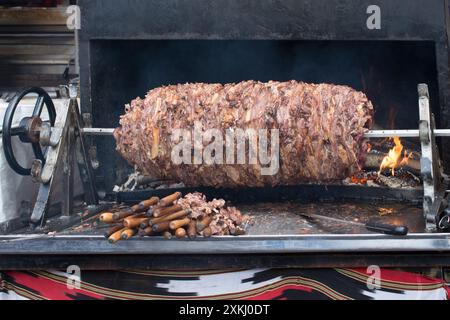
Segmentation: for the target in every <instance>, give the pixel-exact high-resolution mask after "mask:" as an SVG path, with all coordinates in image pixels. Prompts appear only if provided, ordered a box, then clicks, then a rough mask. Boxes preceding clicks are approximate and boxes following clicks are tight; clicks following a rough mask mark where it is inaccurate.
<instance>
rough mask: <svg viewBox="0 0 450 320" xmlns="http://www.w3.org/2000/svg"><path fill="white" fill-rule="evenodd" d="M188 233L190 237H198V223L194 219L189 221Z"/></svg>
mask: <svg viewBox="0 0 450 320" xmlns="http://www.w3.org/2000/svg"><path fill="white" fill-rule="evenodd" d="M187 233H188V236H189V238H190V239H195V238H196V237H197V223H196V222H195V221H194V220H192V221H191V222H189V226H188V232H187Z"/></svg>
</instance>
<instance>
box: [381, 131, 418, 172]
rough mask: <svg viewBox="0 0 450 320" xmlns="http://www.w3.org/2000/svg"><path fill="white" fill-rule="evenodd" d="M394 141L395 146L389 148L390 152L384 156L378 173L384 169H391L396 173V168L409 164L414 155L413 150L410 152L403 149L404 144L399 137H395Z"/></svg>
mask: <svg viewBox="0 0 450 320" xmlns="http://www.w3.org/2000/svg"><path fill="white" fill-rule="evenodd" d="M394 143H395V146H394V147H393V148H392V149H391V150H389V153H388V154H387V155H386V156H385V157H384V158H383V161H382V162H381V165H380V170H379V171H378V175H380V174H381V172H382V171H383V170H384V169H391V174H392V175H395V169H397V168H400V167H402V166H404V165H407V164H408V161H409V159H410V158H411V156H412V152H411V153H409V154H408V153H407V152H406V150H405V151H403V145H402V143H401V141H400V138H399V137H395V138H394ZM402 151H403V156H402Z"/></svg>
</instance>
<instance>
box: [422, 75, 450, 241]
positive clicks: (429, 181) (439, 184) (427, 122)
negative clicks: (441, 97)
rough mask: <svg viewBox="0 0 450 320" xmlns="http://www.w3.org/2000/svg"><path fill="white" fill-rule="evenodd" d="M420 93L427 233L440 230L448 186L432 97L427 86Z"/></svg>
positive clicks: (424, 207) (424, 209)
mask: <svg viewBox="0 0 450 320" xmlns="http://www.w3.org/2000/svg"><path fill="white" fill-rule="evenodd" d="M418 92H419V117H420V121H419V138H420V144H421V149H422V157H421V159H420V167H421V175H422V179H423V192H424V195H423V213H424V217H425V223H426V230H427V232H434V231H436V230H437V228H438V220H439V216H440V213H441V212H442V210H443V208H442V205H443V202H444V198H445V190H446V187H447V185H448V181H447V179H444V177H445V176H444V174H443V170H442V166H441V161H440V158H439V150H438V147H437V144H436V138H435V135H434V130H435V129H436V125H435V120H434V115H433V114H432V113H431V110H430V96H429V93H428V86H427V85H426V84H423V83H422V84H419V85H418Z"/></svg>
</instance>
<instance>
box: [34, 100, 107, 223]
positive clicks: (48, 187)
mask: <svg viewBox="0 0 450 320" xmlns="http://www.w3.org/2000/svg"><path fill="white" fill-rule="evenodd" d="M80 123H81V122H80V114H79V108H78V103H77V99H76V98H71V99H68V100H67V101H66V102H65V103H64V104H63V105H62V106H61V107H60V109H59V110H58V113H57V118H56V121H55V125H54V127H53V128H51V133H50V134H47V135H45V134H44V141H43V142H44V144H45V145H48V151H47V156H46V162H45V165H44V166H43V167H42V169H41V170H38V169H37V167H38V164H36V166H35V170H33V173H34V174H33V178H34V179H35V180H37V181H39V182H40V183H41V185H40V187H39V192H38V196H37V200H36V204H35V206H34V208H33V213H32V215H31V222H32V223H33V224H40V226H43V225H44V223H45V213H46V212H47V209H48V205H49V198H50V194H51V192H52V190H53V188H54V184H55V174H56V171H57V169H58V166H59V165H62V166H63V167H62V173H63V196H64V199H63V206H62V211H63V212H62V214H63V215H71V214H72V213H73V196H74V192H73V191H74V190H73V184H74V163H75V157H74V154H75V150H74V149H75V146H76V145H78V146H80V148H81V157H80V158H81V159H78V160H79V161H77V163H78V165H79V169H80V170H79V171H80V175H81V179H82V181H83V187H84V191H85V198H86V202H87V204H98V195H97V191H96V189H95V184H94V179H93V177H94V176H93V173H92V168H91V165H90V159H89V155H88V154H87V153H86V150H85V142H84V140H83V139H84V138H83V135H81V134H80V128H81V125H80Z"/></svg>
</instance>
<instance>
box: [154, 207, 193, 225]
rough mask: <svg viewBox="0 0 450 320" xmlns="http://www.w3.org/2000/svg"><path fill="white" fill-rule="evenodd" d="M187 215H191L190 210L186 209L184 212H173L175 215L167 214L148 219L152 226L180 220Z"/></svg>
mask: <svg viewBox="0 0 450 320" xmlns="http://www.w3.org/2000/svg"><path fill="white" fill-rule="evenodd" d="M189 213H191V211H190V210H187V209H186V210H181V211H178V212H175V213H171V214H168V215H166V216H162V217H159V218H153V219H150V224H152V225H153V224H156V223H160V222H165V221H172V220H176V219H181V218H184V217H186V216H187V215H188V214H189Z"/></svg>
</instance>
